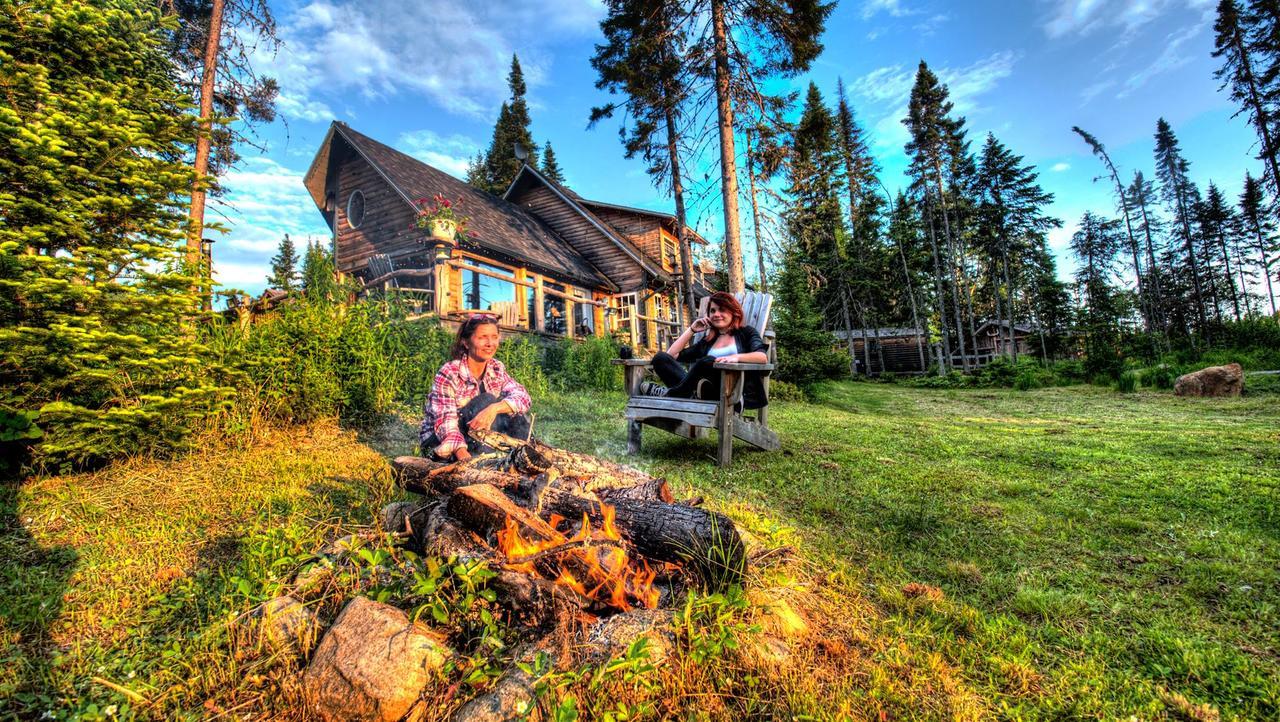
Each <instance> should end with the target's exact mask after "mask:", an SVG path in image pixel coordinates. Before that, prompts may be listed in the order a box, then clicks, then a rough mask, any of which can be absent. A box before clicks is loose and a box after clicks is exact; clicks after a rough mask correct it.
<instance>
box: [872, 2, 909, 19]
mask: <svg viewBox="0 0 1280 722" xmlns="http://www.w3.org/2000/svg"><path fill="white" fill-rule="evenodd" d="M882 12H883V13H888V14H889V15H892V16H894V17H903V16H905V15H914V14H915V13H916V11H914V10H910V9H908V8H905V7H903V6H902V3H901V2H899V0H864V1H863V3H862V19H863V20H870V19H871V18H873V17H875V16H876V15H877V14H878V13H882Z"/></svg>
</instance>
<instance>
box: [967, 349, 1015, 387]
mask: <svg viewBox="0 0 1280 722" xmlns="http://www.w3.org/2000/svg"><path fill="white" fill-rule="evenodd" d="M1021 365H1022V362H1019V363H1018V364H1015V363H1014V362H1013V359H1011V358H1009V357H1008V356H1001V357H999V358H996V359H993V360H992V361H991V363H989V364H987V365H986V366H983V367H982V368H981V369H980V370H979V371H978V380H977V385H979V386H999V387H1005V388H1007V387H1010V386H1013V382H1014V379H1016V378H1017V377H1018V373H1019V368H1020V366H1021Z"/></svg>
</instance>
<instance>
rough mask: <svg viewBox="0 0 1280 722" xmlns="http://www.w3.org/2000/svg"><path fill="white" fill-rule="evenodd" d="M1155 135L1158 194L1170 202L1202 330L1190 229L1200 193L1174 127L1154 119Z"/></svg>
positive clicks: (1201, 290)
mask: <svg viewBox="0 0 1280 722" xmlns="http://www.w3.org/2000/svg"><path fill="white" fill-rule="evenodd" d="M1155 139H1156V149H1155V158H1156V178H1158V179H1159V180H1160V194H1161V196H1163V198H1164V201H1165V203H1166V204H1168V205H1169V210H1170V211H1171V212H1172V213H1173V217H1174V222H1175V224H1176V225H1177V229H1178V232H1179V233H1180V234H1181V240H1182V246H1183V251H1184V252H1185V253H1186V256H1185V260H1186V263H1187V267H1188V269H1189V270H1190V272H1191V281H1192V290H1193V292H1194V299H1195V317H1196V319H1197V321H1198V322H1199V325H1198V326H1197V330H1198V331H1199V332H1201V333H1204V331H1205V327H1206V324H1207V321H1206V319H1205V313H1204V302H1205V294H1204V288H1203V284H1202V283H1201V274H1200V263H1199V260H1198V258H1197V253H1196V242H1195V241H1196V239H1195V237H1194V235H1193V234H1192V232H1191V221H1192V213H1193V210H1194V208H1195V203H1196V201H1197V200H1198V196H1199V193H1198V191H1196V188H1195V185H1194V184H1192V182H1191V177H1190V164H1188V163H1187V161H1186V159H1185V158H1183V157H1182V151H1181V150H1180V149H1179V148H1178V139H1177V137H1176V136H1174V134H1173V128H1172V127H1170V126H1169V123H1168V122H1166V121H1165V119H1164V118H1161V119H1159V120H1158V121H1157V122H1156V135H1155Z"/></svg>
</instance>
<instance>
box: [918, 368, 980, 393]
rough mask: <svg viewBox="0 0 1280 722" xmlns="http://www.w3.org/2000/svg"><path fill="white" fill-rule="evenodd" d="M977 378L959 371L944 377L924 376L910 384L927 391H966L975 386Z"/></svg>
mask: <svg viewBox="0 0 1280 722" xmlns="http://www.w3.org/2000/svg"><path fill="white" fill-rule="evenodd" d="M975 380H976V377H973V376H966V375H964V374H963V373H961V372H959V371H951V372H950V373H947V374H944V375H942V376H922V377H920V378H917V379H912V380H911V381H909V382H908V384H909V385H911V386H917V387H920V388H925V389H965V388H969V387H971V386H973V385H974V382H975Z"/></svg>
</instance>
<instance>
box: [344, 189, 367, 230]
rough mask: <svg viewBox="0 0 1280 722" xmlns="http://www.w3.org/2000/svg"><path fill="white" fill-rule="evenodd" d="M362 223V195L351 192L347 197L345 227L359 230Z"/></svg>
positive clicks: (358, 192) (357, 192)
mask: <svg viewBox="0 0 1280 722" xmlns="http://www.w3.org/2000/svg"><path fill="white" fill-rule="evenodd" d="M361 223H364V193H361V192H360V191H352V192H351V195H350V196H347V225H348V226H351V227H352V228H359V227H360V224H361Z"/></svg>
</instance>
